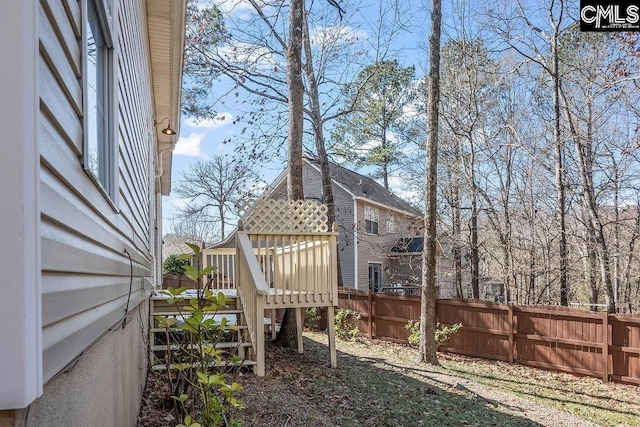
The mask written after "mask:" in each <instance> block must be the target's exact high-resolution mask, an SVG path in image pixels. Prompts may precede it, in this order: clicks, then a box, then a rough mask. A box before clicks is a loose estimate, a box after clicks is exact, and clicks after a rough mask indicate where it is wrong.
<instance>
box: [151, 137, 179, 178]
mask: <svg viewBox="0 0 640 427" xmlns="http://www.w3.org/2000/svg"><path fill="white" fill-rule="evenodd" d="M177 143H178V142H177V141H176V142H172V143H171V145H170V146H169V147H167V148H163V149H162V150H160V151H158V167H156V179H158V178H160V177H161V176H162V174H163V173H164V170H163V166H162V155H163V154H164V153H166V152H169V151H173V150H174V148H176V144H177Z"/></svg>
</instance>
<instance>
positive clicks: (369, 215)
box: [364, 206, 380, 234]
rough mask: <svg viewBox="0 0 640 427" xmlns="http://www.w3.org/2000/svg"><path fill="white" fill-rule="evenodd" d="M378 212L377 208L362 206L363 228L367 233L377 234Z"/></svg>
mask: <svg viewBox="0 0 640 427" xmlns="http://www.w3.org/2000/svg"><path fill="white" fill-rule="evenodd" d="M379 218H380V213H379V211H378V208H372V207H371V206H365V207H364V228H365V231H366V232H367V233H368V234H378V221H379Z"/></svg>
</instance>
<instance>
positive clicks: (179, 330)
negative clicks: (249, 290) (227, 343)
mask: <svg viewBox="0 0 640 427" xmlns="http://www.w3.org/2000/svg"><path fill="white" fill-rule="evenodd" d="M188 245H189V247H190V248H191V249H192V250H193V252H192V253H190V254H181V255H178V256H175V257H174V258H172V261H171V263H170V265H179V263H178V261H186V264H185V265H184V266H183V270H184V273H185V275H186V276H187V277H189V278H190V279H191V280H193V281H194V282H195V283H196V289H195V290H189V291H187V289H186V288H171V287H170V288H168V289H166V290H162V291H160V293H161V294H163V295H165V296H166V297H167V299H166V301H167V303H169V304H170V305H173V306H174V308H175V311H177V312H178V313H179V314H180V315H179V316H177V317H176V316H155V322H156V323H157V325H158V326H159V327H161V328H166V330H167V334H166V338H165V340H166V343H167V345H168V346H169V348H170V349H171V351H167V352H166V355H165V358H164V359H165V360H164V363H165V366H172V367H173V369H167V370H166V371H165V375H166V379H165V381H166V382H167V384H168V385H169V387H170V389H171V399H172V401H173V403H174V416H175V418H176V419H177V420H178V421H179V422H180V423H179V424H178V426H177V427H180V426H200V427H218V426H227V425H232V426H235V425H238V423H237V420H235V419H234V418H233V416H234V413H235V411H236V410H237V409H240V408H242V407H243V404H242V402H241V401H240V400H239V399H238V396H237V394H238V392H240V391H241V390H242V385H240V384H239V383H238V382H237V381H238V379H239V376H240V368H241V367H242V359H241V358H240V356H239V354H238V351H237V350H238V349H237V348H230V349H226V350H225V349H222V348H218V346H217V344H219V343H221V342H223V341H224V340H225V338H226V334H228V333H229V331H237V330H238V328H237V327H236V326H235V325H230V324H228V322H227V319H226V318H225V317H223V318H222V319H220V320H217V318H216V317H215V315H216V313H218V311H219V310H221V309H225V308H228V304H229V302H230V300H228V299H227V298H225V296H224V294H223V293H222V292H218V293H217V294H215V293H214V292H213V291H212V290H210V289H207V288H206V286H205V283H204V279H205V278H206V277H207V275H208V274H209V273H211V272H212V271H214V270H215V267H206V268H204V269H202V270H199V269H198V268H195V267H194V266H192V265H191V263H190V262H189V260H193V263H194V265H196V266H197V265H198V260H199V259H200V248H199V247H198V246H197V245H191V244H188ZM167 261H169V259H167ZM165 266H166V262H165ZM165 268H166V267H165ZM173 271H177V270H173Z"/></svg>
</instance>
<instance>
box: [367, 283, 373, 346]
mask: <svg viewBox="0 0 640 427" xmlns="http://www.w3.org/2000/svg"><path fill="white" fill-rule="evenodd" d="M367 298H368V300H369V307H368V310H369V313H368V315H369V317H368V319H369V339H370V340H372V339H373V293H372V292H371V291H369V293H368V295H367Z"/></svg>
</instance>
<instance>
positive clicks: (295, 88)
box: [258, 0, 305, 348]
mask: <svg viewBox="0 0 640 427" xmlns="http://www.w3.org/2000/svg"><path fill="white" fill-rule="evenodd" d="M304 13H305V10H304V0H291V2H290V10H289V47H288V49H287V90H288V95H289V138H288V145H289V147H288V148H289V150H288V159H287V160H288V167H289V170H288V176H287V197H288V198H289V200H302V199H304V190H303V188H302V135H303V130H304V129H303V126H304V117H303V114H304V108H303V107H304V85H303V81H302V27H303V23H304ZM296 331H297V329H296V316H295V313H294V311H293V309H287V310H286V311H285V314H284V318H283V320H282V325H281V327H280V332H279V333H278V336H277V338H276V341H277V342H278V343H279V344H281V345H282V346H283V347H288V348H296V347H297V345H298V337H297V332H296ZM258 339H262V337H258Z"/></svg>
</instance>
